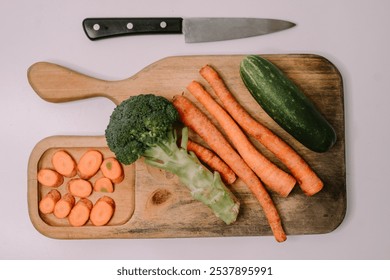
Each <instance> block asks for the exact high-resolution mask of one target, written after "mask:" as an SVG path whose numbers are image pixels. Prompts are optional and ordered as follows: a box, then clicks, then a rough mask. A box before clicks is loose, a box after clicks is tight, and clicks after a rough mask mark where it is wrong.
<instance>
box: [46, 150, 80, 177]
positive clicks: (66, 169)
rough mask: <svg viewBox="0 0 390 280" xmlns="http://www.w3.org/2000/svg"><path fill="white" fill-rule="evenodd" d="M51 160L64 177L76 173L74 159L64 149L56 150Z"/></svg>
mask: <svg viewBox="0 0 390 280" xmlns="http://www.w3.org/2000/svg"><path fill="white" fill-rule="evenodd" d="M51 162H52V164H53V166H54V169H55V170H56V171H57V172H58V173H60V174H62V175H64V176H65V177H73V176H75V175H76V174H77V168H76V167H77V165H76V161H75V160H74V159H73V157H72V156H71V155H70V154H69V153H68V152H67V151H65V150H58V151H57V152H55V153H54V154H53V157H52V159H51Z"/></svg>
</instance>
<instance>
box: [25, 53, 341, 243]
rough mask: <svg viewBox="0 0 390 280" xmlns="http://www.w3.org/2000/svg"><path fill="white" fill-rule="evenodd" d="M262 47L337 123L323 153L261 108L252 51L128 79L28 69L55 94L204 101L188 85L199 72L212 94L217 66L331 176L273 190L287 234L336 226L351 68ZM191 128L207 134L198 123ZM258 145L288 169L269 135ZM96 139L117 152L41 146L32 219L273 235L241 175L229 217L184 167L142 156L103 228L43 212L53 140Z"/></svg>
mask: <svg viewBox="0 0 390 280" xmlns="http://www.w3.org/2000/svg"><path fill="white" fill-rule="evenodd" d="M263 56H264V57H265V58H267V59H269V60H270V61H271V62H273V63H274V64H275V65H277V66H278V67H279V68H280V69H281V70H282V71H284V72H285V73H286V74H287V75H288V76H289V77H290V78H291V79H292V80H293V81H294V82H295V83H296V84H297V85H298V86H299V87H300V88H301V89H302V91H303V92H304V93H305V94H306V95H307V96H308V97H309V98H310V99H311V100H312V101H313V102H314V104H315V105H316V106H317V108H318V109H319V110H320V111H321V112H322V113H323V115H324V116H325V117H326V119H327V120H328V121H329V122H330V123H331V124H332V125H333V127H334V128H335V130H336V133H337V137H338V139H337V142H336V144H335V146H334V147H333V148H332V149H331V150H330V151H328V152H326V153H322V154H319V153H314V152H311V151H309V150H308V149H307V148H305V147H304V146H302V145H301V144H299V143H298V142H297V141H295V140H294V139H293V138H292V137H291V136H289V135H288V134H287V133H286V132H285V131H283V130H282V129H281V128H280V127H279V126H278V125H277V124H276V123H275V122H273V120H272V119H271V118H270V117H269V116H268V115H267V114H266V113H265V112H264V111H263V110H262V109H261V107H260V106H259V105H258V104H257V103H256V102H255V100H254V99H253V98H252V96H251V95H250V94H249V92H248V91H247V89H246V88H245V86H244V84H243V83H242V81H241V78H240V76H239V64H240V61H241V60H242V59H243V57H244V55H212V56H184V57H168V58H164V59H162V60H160V61H157V62H155V63H153V64H151V65H149V66H147V67H146V68H144V69H142V70H141V71H140V72H138V73H137V74H135V75H134V76H132V77H129V78H128V79H125V80H121V81H104V80H97V79H94V78H92V77H88V76H85V75H82V74H80V73H77V72H75V71H73V70H70V69H67V68H64V67H62V66H58V65H53V64H50V63H46V62H40V63H36V64H34V65H32V66H31V67H30V69H29V71H28V78H29V82H30V84H31V86H32V88H33V89H34V90H35V91H36V92H37V94H38V95H39V96H40V97H41V98H43V99H45V100H47V101H50V102H65V101H71V100H77V99H83V98H88V97H94V96H103V97H107V98H109V99H111V100H112V101H113V102H115V103H116V104H119V103H120V102H121V101H123V100H125V99H126V98H128V97H129V96H131V95H137V94H140V93H154V94H157V95H162V96H165V97H167V98H168V99H171V98H172V97H173V96H174V95H177V94H184V95H186V96H188V97H189V98H190V99H191V100H193V101H194V102H195V103H196V101H195V99H194V98H192V97H191V96H190V94H189V93H187V90H186V86H187V85H188V83H190V82H191V81H192V80H197V81H199V82H200V83H202V84H203V85H204V86H205V87H206V89H208V90H209V91H210V93H211V94H213V92H212V90H211V89H210V87H209V86H208V85H207V83H206V82H205V81H204V80H203V78H202V77H201V76H200V75H199V73H198V71H199V69H200V68H201V67H202V66H204V65H205V64H210V65H212V66H213V67H214V68H215V69H216V70H217V71H218V72H219V73H220V75H221V76H222V77H223V78H224V80H225V82H226V84H227V86H228V87H229V89H230V90H231V91H232V93H233V94H234V95H235V97H236V98H237V99H238V101H239V102H240V103H241V104H242V105H243V107H245V108H246V109H247V110H248V111H249V112H250V113H251V114H252V115H253V116H254V117H255V118H256V119H257V120H260V121H261V122H262V123H263V124H265V125H266V126H268V127H269V128H270V129H272V130H273V131H274V132H275V133H276V134H278V135H279V136H281V137H282V138H283V139H285V140H286V141H287V142H288V143H289V144H290V145H291V146H292V147H293V148H294V149H296V150H297V151H298V152H299V154H300V155H301V156H302V157H303V158H305V159H306V161H307V162H308V163H309V164H310V165H311V166H312V168H313V169H314V170H315V171H316V172H317V173H318V175H319V176H320V177H321V179H322V180H323V181H324V183H325V186H324V189H323V190H322V191H321V192H320V193H318V194H316V195H314V196H313V197H307V196H306V195H304V194H303V192H302V191H301V190H300V189H299V187H298V186H296V187H295V188H294V190H293V191H292V193H291V194H290V196H289V197H287V198H281V197H279V196H277V195H275V194H271V195H272V197H273V199H274V201H275V204H276V206H277V208H278V210H279V212H280V214H281V217H282V221H283V227H284V228H285V231H286V233H287V234H288V235H300V234H322V233H329V232H331V231H333V230H334V229H336V228H337V227H338V226H339V224H340V223H341V222H342V221H343V219H344V216H345V212H346V201H347V199H346V178H345V176H346V174H345V173H346V172H345V136H344V98H343V84H342V77H341V75H340V73H339V71H338V70H337V68H336V67H335V66H334V65H333V64H332V63H331V62H329V61H328V60H327V59H326V58H324V57H321V56H317V55H311V54H299V55H298V54H296V55H289V54H286V55H263ZM200 108H201V109H202V110H203V108H202V107H200ZM190 136H191V137H192V138H193V139H194V140H197V141H199V142H201V141H200V139H199V138H198V137H197V136H196V135H194V134H193V133H191V132H190ZM251 140H253V139H252V138H251ZM254 144H255V145H256V146H257V147H258V149H259V150H261V151H262V152H263V153H264V154H265V155H266V156H267V157H269V158H270V159H271V160H273V161H274V162H276V163H277V164H278V165H279V166H281V167H282V168H284V167H283V165H282V164H281V163H280V162H279V161H278V160H277V159H275V157H274V156H273V155H272V154H270V153H269V152H268V151H266V150H265V149H264V148H263V147H262V146H261V145H260V144H257V143H256V142H254ZM91 146H93V147H98V148H99V149H102V150H103V151H105V152H106V153H110V151H109V150H108V148H107V146H106V143H105V139H104V136H96V137H85V136H72V137H68V136H54V137H50V138H48V139H44V140H42V142H41V143H38V144H37V146H36V147H35V148H34V150H33V152H32V154H31V157H30V161H29V170H28V176H29V179H28V180H29V181H28V202H29V213H30V217H31V220H32V222H33V224H34V226H35V227H36V228H37V230H39V231H40V232H41V233H43V234H45V235H47V236H50V237H53V238H67V239H72V238H163V237H206V236H257V235H272V233H271V231H270V228H269V226H268V224H267V221H266V219H265V217H264V214H263V212H262V210H261V208H260V205H259V204H258V202H257V200H256V199H255V198H254V197H253V196H252V194H251V193H250V191H249V190H248V188H247V187H246V186H245V185H244V184H243V183H242V182H241V181H240V180H238V181H237V182H236V183H234V184H233V185H232V186H231V189H232V191H233V192H234V194H235V195H236V196H237V197H238V198H239V200H240V201H241V209H240V214H239V216H238V220H237V221H236V222H235V223H234V224H233V225H229V226H226V225H225V224H224V223H223V222H222V221H220V220H219V219H218V218H216V217H215V216H214V215H213V214H212V212H211V211H210V210H209V209H208V208H207V207H206V206H203V205H202V204H201V203H200V202H197V201H195V200H193V199H192V198H191V196H190V194H189V192H188V190H187V189H186V187H185V186H183V185H181V184H180V182H179V181H178V179H177V178H176V177H175V176H173V175H172V174H169V173H167V172H165V171H161V170H158V169H155V168H152V167H149V166H146V165H145V164H144V163H143V161H142V159H140V160H139V161H137V162H136V163H135V164H133V165H131V166H128V167H126V175H127V176H128V177H127V179H126V183H124V185H123V189H125V190H127V192H126V193H127V195H128V197H127V198H126V199H125V200H123V201H119V203H118V205H119V206H118V208H117V209H118V210H117V211H118V212H116V214H115V215H117V216H116V217H115V219H113V222H112V223H111V224H109V225H108V226H103V227H98V228H97V227H94V226H92V225H86V226H85V227H82V228H77V229H76V228H71V227H69V226H67V225H66V224H61V223H60V224H57V223H56V222H54V221H53V220H52V219H51V218H50V217H43V216H42V215H40V214H39V212H38V208H37V205H38V199H39V197H41V196H42V194H43V192H44V190H43V189H42V187H41V186H39V184H38V183H37V181H36V173H37V170H38V168H39V167H40V166H43V165H44V163H45V162H47V157H48V156H49V155H50V152H52V151H53V149H56V148H58V147H69V148H71V149H72V150H74V151H79V152H81V151H82V150H84V149H87V148H88V147H91ZM124 197H126V195H124ZM94 199H95V198H94Z"/></svg>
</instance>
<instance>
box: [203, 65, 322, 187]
mask: <svg viewBox="0 0 390 280" xmlns="http://www.w3.org/2000/svg"><path fill="white" fill-rule="evenodd" d="M200 74H201V75H202V76H203V78H205V80H206V81H207V82H208V83H209V84H210V86H211V87H212V88H213V90H214V92H215V94H216V95H217V96H218V97H219V98H220V100H221V102H222V104H223V106H224V107H225V109H226V110H227V111H228V112H229V113H230V115H231V116H232V117H233V118H234V120H235V121H236V122H237V123H238V124H239V125H240V126H241V127H242V128H243V129H244V130H245V131H246V132H247V133H248V134H250V135H251V136H253V137H254V138H255V139H257V140H258V141H259V142H260V143H261V144H262V145H264V147H266V148H267V149H268V150H270V151H271V152H272V153H273V154H274V155H275V156H276V157H277V158H279V159H280V161H281V162H282V163H283V164H284V165H286V167H287V168H288V169H289V170H290V171H291V173H292V175H293V176H294V177H295V178H296V179H297V181H298V184H299V186H300V187H301V189H302V190H303V192H304V193H305V194H307V195H314V194H315V193H317V192H319V191H320V190H321V189H322V188H323V185H324V184H323V182H322V181H321V179H320V178H319V177H318V176H317V175H316V174H315V172H314V171H313V170H312V169H311V168H310V166H309V165H308V164H307V163H306V161H305V160H304V159H303V158H302V157H301V156H300V155H299V154H298V153H297V152H296V151H295V150H294V149H293V148H292V147H290V146H289V145H288V144H287V143H286V142H285V141H283V140H282V139H281V138H280V137H278V136H277V135H275V134H274V133H273V132H272V131H271V130H270V129H268V128H267V127H265V126H264V125H262V124H261V123H260V122H258V121H257V120H255V119H254V118H253V117H252V116H251V115H250V114H249V113H248V112H247V111H246V110H245V109H244V108H243V107H242V106H241V105H240V104H239V103H238V102H237V100H236V99H235V97H234V96H233V94H232V93H231V92H230V91H229V89H228V88H227V86H226V84H225V82H224V81H223V79H222V78H221V77H220V75H219V74H218V72H217V71H216V70H215V69H214V68H213V67H211V66H210V65H206V66H204V67H203V68H202V69H201V70H200Z"/></svg>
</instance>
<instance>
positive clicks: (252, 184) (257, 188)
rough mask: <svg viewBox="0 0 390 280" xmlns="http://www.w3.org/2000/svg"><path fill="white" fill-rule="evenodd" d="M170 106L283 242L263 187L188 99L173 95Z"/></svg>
mask: <svg viewBox="0 0 390 280" xmlns="http://www.w3.org/2000/svg"><path fill="white" fill-rule="evenodd" d="M173 105H174V106H175V107H176V109H177V111H178V112H179V115H180V119H181V121H182V122H183V123H184V124H185V125H186V126H188V127H189V128H190V129H192V130H193V131H195V132H196V133H197V134H198V135H199V136H200V137H201V138H202V139H203V140H204V141H205V142H206V143H207V144H208V145H209V146H210V148H211V149H212V150H214V151H215V153H216V154H217V155H219V157H220V158H221V159H222V160H223V161H225V162H226V164H227V165H229V166H230V168H231V169H232V170H233V171H234V173H236V175H237V176H238V177H239V178H241V180H242V181H243V182H244V183H245V184H246V185H247V186H248V187H249V189H250V190H251V192H252V193H253V194H254V196H255V197H256V199H257V200H258V201H259V203H260V205H261V207H262V209H263V211H264V214H265V216H266V218H267V220H268V223H269V225H270V227H271V230H272V232H273V234H274V237H275V239H276V240H277V241H278V242H283V241H285V240H286V238H287V237H286V234H285V232H284V229H283V227H282V222H281V219H280V216H279V213H278V211H277V209H276V207H275V204H274V203H273V201H272V198H271V197H270V195H269V194H268V192H267V190H266V189H265V188H264V186H263V184H262V183H261V181H260V179H259V178H258V177H257V176H256V174H255V173H254V172H253V171H252V169H251V168H250V167H249V166H248V165H247V164H246V163H245V161H244V160H243V159H242V158H241V156H240V155H239V154H238V153H237V152H236V151H235V150H234V149H233V147H232V146H231V145H230V144H229V142H228V141H227V140H226V139H225V137H224V136H223V135H222V133H221V132H220V131H219V130H218V129H217V128H216V127H215V125H214V124H213V123H212V122H211V121H210V120H209V119H208V118H207V116H206V115H205V114H203V113H202V112H201V111H200V110H199V109H198V108H197V107H196V106H195V105H194V104H193V103H192V102H191V101H190V100H188V99H187V98H186V97H184V96H175V97H174V99H173Z"/></svg>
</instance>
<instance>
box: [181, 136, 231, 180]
mask: <svg viewBox="0 0 390 280" xmlns="http://www.w3.org/2000/svg"><path fill="white" fill-rule="evenodd" d="M187 150H188V151H192V152H194V154H195V155H196V156H197V157H198V158H199V160H200V161H202V162H203V163H205V164H206V165H208V166H209V167H210V168H211V169H213V170H215V171H217V172H218V173H219V174H220V175H221V178H222V180H224V181H225V183H227V184H233V183H234V182H235V181H236V179H237V177H236V174H235V173H234V172H233V170H232V169H231V168H230V167H229V166H228V165H227V164H226V163H225V162H224V161H223V160H221V158H220V157H218V156H217V155H216V154H215V153H214V152H213V151H211V150H209V149H207V148H206V147H203V146H202V145H200V144H198V143H196V142H194V141H191V140H188V142H187Z"/></svg>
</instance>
